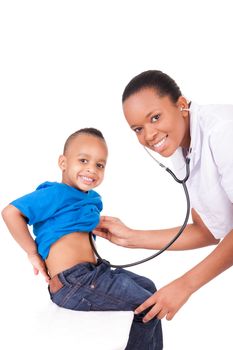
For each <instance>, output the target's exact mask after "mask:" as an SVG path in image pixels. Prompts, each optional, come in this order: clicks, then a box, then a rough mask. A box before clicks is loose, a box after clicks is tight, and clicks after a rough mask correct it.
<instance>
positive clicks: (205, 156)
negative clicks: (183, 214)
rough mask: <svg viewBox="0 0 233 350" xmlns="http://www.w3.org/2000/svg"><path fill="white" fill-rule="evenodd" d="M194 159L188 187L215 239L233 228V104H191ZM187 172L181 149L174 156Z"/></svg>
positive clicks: (180, 172) (177, 166)
mask: <svg viewBox="0 0 233 350" xmlns="http://www.w3.org/2000/svg"><path fill="white" fill-rule="evenodd" d="M190 132H191V145H190V146H191V149H192V151H191V156H190V158H191V160H190V177H189V180H188V181H187V187H188V190H189V194H190V199H191V207H192V208H194V209H195V210H196V211H197V213H198V214H199V215H200V217H201V218H202V220H203V222H204V223H205V225H206V226H207V227H208V228H209V230H210V231H211V232H212V234H213V235H214V237H215V238H223V237H224V236H226V235H227V234H228V233H229V231H231V230H232V229H233V205H232V203H233V105H204V106H199V105H197V104H195V103H191V106H190ZM171 158H172V162H173V164H174V167H175V171H176V174H177V175H178V176H179V177H180V178H182V177H183V176H184V174H185V162H184V156H183V153H182V150H181V148H179V149H178V150H177V151H176V152H175V153H174V154H173V156H172V157H171Z"/></svg>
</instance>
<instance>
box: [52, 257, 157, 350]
mask: <svg viewBox="0 0 233 350" xmlns="http://www.w3.org/2000/svg"><path fill="white" fill-rule="evenodd" d="M58 278H59V281H60V282H61V285H62V287H61V288H60V289H59V290H58V291H57V292H55V293H52V292H51V291H50V296H51V299H52V301H53V302H54V303H55V304H57V305H58V306H61V307H63V308H67V309H71V310H79V311H110V310H113V311H114V310H115V311H133V310H134V309H135V308H136V307H137V306H139V305H140V304H141V303H142V302H144V301H145V300H146V299H147V298H149V297H150V296H151V295H152V294H153V293H154V292H155V291H156V288H155V285H154V283H153V282H152V281H151V280H149V279H148V278H146V277H142V276H139V275H136V274H134V273H133V272H130V271H127V270H124V269H114V270H113V269H111V268H110V267H109V266H108V265H106V264H104V263H99V264H97V265H95V264H91V263H83V264H78V265H76V266H73V267H71V268H70V269H68V270H65V271H63V272H61V273H59V274H58ZM147 311H148V310H147ZM145 314H146V311H145V312H143V313H141V314H139V315H134V318H133V322H132V326H131V329H130V334H129V339H128V343H127V346H126V348H125V350H161V349H163V339H162V327H161V321H160V320H158V319H157V318H153V319H152V320H151V321H149V322H147V323H143V322H142V318H143V316H144V315H145Z"/></svg>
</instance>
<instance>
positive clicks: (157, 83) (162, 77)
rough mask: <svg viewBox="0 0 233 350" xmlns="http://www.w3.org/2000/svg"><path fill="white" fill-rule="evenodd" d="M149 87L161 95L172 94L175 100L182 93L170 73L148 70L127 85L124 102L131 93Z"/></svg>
mask: <svg viewBox="0 0 233 350" xmlns="http://www.w3.org/2000/svg"><path fill="white" fill-rule="evenodd" d="M147 88H152V89H154V90H155V91H156V92H157V93H158V95H159V96H161V97H163V96H170V98H171V100H172V101H173V102H176V101H177V100H178V98H179V97H180V96H181V95H182V94H181V91H180V88H179V86H178V85H177V84H176V82H175V81H174V80H173V79H172V78H171V77H169V75H167V74H165V73H163V72H161V71H160V70H148V71H145V72H142V73H141V74H139V75H137V76H136V77H134V78H133V79H132V80H131V81H130V82H129V83H128V85H126V87H125V90H124V92H123V95H122V103H123V102H124V101H125V100H126V99H127V98H128V97H130V96H131V95H133V94H135V93H137V92H139V91H140V90H143V89H147Z"/></svg>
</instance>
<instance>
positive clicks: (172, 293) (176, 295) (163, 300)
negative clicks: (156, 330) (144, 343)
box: [135, 277, 192, 322]
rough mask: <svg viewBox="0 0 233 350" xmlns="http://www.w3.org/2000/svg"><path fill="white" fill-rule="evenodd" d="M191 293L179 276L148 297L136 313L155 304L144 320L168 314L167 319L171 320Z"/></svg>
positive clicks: (160, 317)
mask: <svg viewBox="0 0 233 350" xmlns="http://www.w3.org/2000/svg"><path fill="white" fill-rule="evenodd" d="M191 294H192V292H191V291H190V290H189V289H188V288H187V286H186V283H185V282H184V281H183V279H182V277H181V278H178V279H176V280H175V281H173V282H171V283H169V284H168V285H166V286H165V287H163V288H161V289H160V290H158V291H157V292H156V293H155V294H153V295H152V296H151V297H150V298H148V299H147V300H146V301H145V302H144V303H143V304H141V305H140V306H139V307H138V308H137V309H136V310H135V313H136V314H139V313H140V312H142V311H144V310H145V309H147V308H149V307H151V306H153V307H152V308H151V309H150V311H149V312H148V313H147V314H146V316H145V317H144V318H143V322H148V321H150V320H151V319H152V318H153V317H155V316H156V317H157V318H159V319H162V318H164V317H165V316H166V319H167V320H171V319H172V318H173V317H174V316H175V314H176V313H177V311H178V310H179V309H180V308H181V307H182V306H183V305H184V304H185V303H186V301H187V300H188V299H189V297H190V296H191Z"/></svg>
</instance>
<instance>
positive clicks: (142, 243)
mask: <svg viewBox="0 0 233 350" xmlns="http://www.w3.org/2000/svg"><path fill="white" fill-rule="evenodd" d="M192 219H193V223H191V224H189V225H187V227H186V228H185V230H184V232H183V233H182V234H181V236H180V237H179V238H178V239H177V241H175V242H174V243H173V244H172V245H171V247H170V248H169V250H186V249H195V248H200V247H205V246H208V245H212V244H217V243H218V242H219V240H217V239H215V238H214V236H213V235H212V234H211V232H210V231H209V230H208V228H207V227H206V226H205V224H204V223H203V221H202V220H201V218H200V216H199V215H198V214H197V212H196V211H195V210H194V209H192ZM178 230H179V227H175V228H170V229H164V230H132V229H130V228H129V227H127V226H125V225H124V224H123V223H122V222H121V221H120V220H119V219H117V218H114V217H109V216H103V217H101V220H100V224H99V225H98V227H97V228H96V229H95V230H93V233H95V234H96V235H97V236H100V237H103V238H106V239H108V240H109V241H111V242H112V243H115V244H117V245H120V246H123V247H128V248H144V249H156V250H159V249H161V248H163V247H164V246H165V245H166V244H167V243H168V242H170V241H171V239H172V238H173V237H174V236H175V235H176V234H177V232H178Z"/></svg>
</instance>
